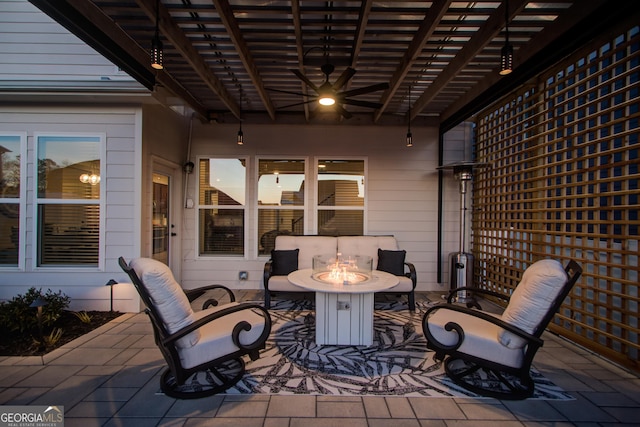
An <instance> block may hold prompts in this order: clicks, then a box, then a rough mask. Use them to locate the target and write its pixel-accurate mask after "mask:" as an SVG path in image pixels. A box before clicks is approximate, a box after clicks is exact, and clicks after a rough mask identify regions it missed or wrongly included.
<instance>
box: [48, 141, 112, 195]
mask: <svg viewBox="0 0 640 427" xmlns="http://www.w3.org/2000/svg"><path fill="white" fill-rule="evenodd" d="M37 150H38V197H39V198H47V199H98V198H100V138H99V137H58V136H55V137H54V136H41V137H38V148H37Z"/></svg>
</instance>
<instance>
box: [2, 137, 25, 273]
mask: <svg viewBox="0 0 640 427" xmlns="http://www.w3.org/2000/svg"><path fill="white" fill-rule="evenodd" d="M21 148H22V137H20V136H18V135H0V266H1V267H8V266H12V267H17V266H18V253H19V244H20V191H21V185H20V179H21V175H20V161H21Z"/></svg>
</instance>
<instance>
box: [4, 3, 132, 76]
mask: <svg viewBox="0 0 640 427" xmlns="http://www.w3.org/2000/svg"><path fill="white" fill-rule="evenodd" d="M0 28H2V30H1V31H0V55H1V56H2V60H0V87H2V86H7V87H11V86H16V85H19V86H29V85H30V84H33V86H34V87H39V88H41V87H43V85H44V86H46V85H54V84H56V85H61V84H62V83H63V82H69V81H72V82H75V84H76V86H82V87H88V86H90V85H93V86H95V87H101V86H106V85H113V83H114V82H120V83H126V84H128V83H135V86H138V87H140V85H139V84H138V83H136V82H135V80H134V79H133V78H131V77H130V76H128V75H127V74H125V73H123V72H122V71H121V70H119V69H118V67H116V66H115V65H114V64H112V63H111V62H109V61H108V60H107V59H106V58H104V57H103V56H102V55H100V54H98V53H97V52H96V51H95V50H93V49H92V48H91V47H89V46H88V45H87V44H86V43H84V42H83V41H82V40H80V39H79V38H78V37H76V36H75V35H73V34H71V33H70V32H69V31H67V30H66V29H65V28H64V27H62V26H61V25H60V24H58V23H57V22H55V21H54V20H53V19H51V18H50V17H49V16H47V15H46V14H44V13H42V12H41V11H40V10H39V9H38V8H37V7H35V6H34V5H32V4H31V3H29V2H28V1H26V0H3V1H0ZM45 82H48V83H45Z"/></svg>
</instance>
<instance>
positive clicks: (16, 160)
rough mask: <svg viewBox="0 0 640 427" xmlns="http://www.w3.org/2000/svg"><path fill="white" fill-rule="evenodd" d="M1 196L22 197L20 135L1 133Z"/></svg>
mask: <svg viewBox="0 0 640 427" xmlns="http://www.w3.org/2000/svg"><path fill="white" fill-rule="evenodd" d="M0 160H1V161H0V198H18V197H20V137H19V136H2V135H0Z"/></svg>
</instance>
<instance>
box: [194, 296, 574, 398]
mask: <svg viewBox="0 0 640 427" xmlns="http://www.w3.org/2000/svg"><path fill="white" fill-rule="evenodd" d="M375 308H376V309H375V314H374V316H375V317H374V343H373V345H372V346H369V347H366V346H337V345H324V346H318V345H316V343H315V319H314V310H313V302H311V301H309V300H296V301H293V300H279V301H277V302H275V303H273V304H272V307H271V310H270V311H269V312H270V314H271V319H272V321H273V328H272V332H271V336H270V337H269V339H268V341H267V343H266V349H265V350H263V351H261V353H260V358H259V359H258V360H256V361H250V360H249V359H247V365H246V370H247V371H246V374H245V375H244V377H243V378H242V379H241V380H240V382H238V383H237V384H236V385H235V386H234V387H232V388H230V389H229V390H227V391H226V393H227V394H259V393H265V394H312V395H345V396H363V395H369V396H371V395H378V396H427V397H479V396H477V395H476V394H474V393H472V392H469V391H467V390H465V389H463V388H461V387H458V386H457V385H455V384H454V383H453V382H451V381H450V380H449V378H448V377H447V375H446V374H445V373H444V368H443V367H442V364H441V363H439V362H438V361H435V360H434V357H433V356H434V353H433V352H432V351H430V350H428V349H427V346H426V340H425V337H424V335H423V333H422V316H423V313H424V311H425V310H426V309H427V308H428V305H427V303H417V307H416V311H415V312H414V313H412V312H410V311H409V310H408V309H407V307H406V304H403V303H395V302H385V303H376V307H375ZM481 375H482V372H480V373H479V374H478V378H477V380H478V381H492V379H491V378H483V377H482V376H481ZM532 376H533V378H534V380H535V382H536V391H535V395H534V397H533V398H534V399H536V398H537V399H545V400H568V399H573V397H572V396H571V395H569V394H568V393H566V392H564V391H563V390H562V389H561V388H559V387H558V386H556V385H555V384H553V383H552V382H550V381H548V380H547V379H546V378H544V377H543V376H542V375H541V374H540V373H538V372H537V371H535V370H534V371H533V372H532ZM206 377H207V376H206V375H205V374H198V375H196V376H194V378H192V379H191V380H190V381H189V382H188V383H187V384H185V386H184V387H186V388H190V387H195V388H198V387H201V386H205V383H206V382H207V380H206Z"/></svg>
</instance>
